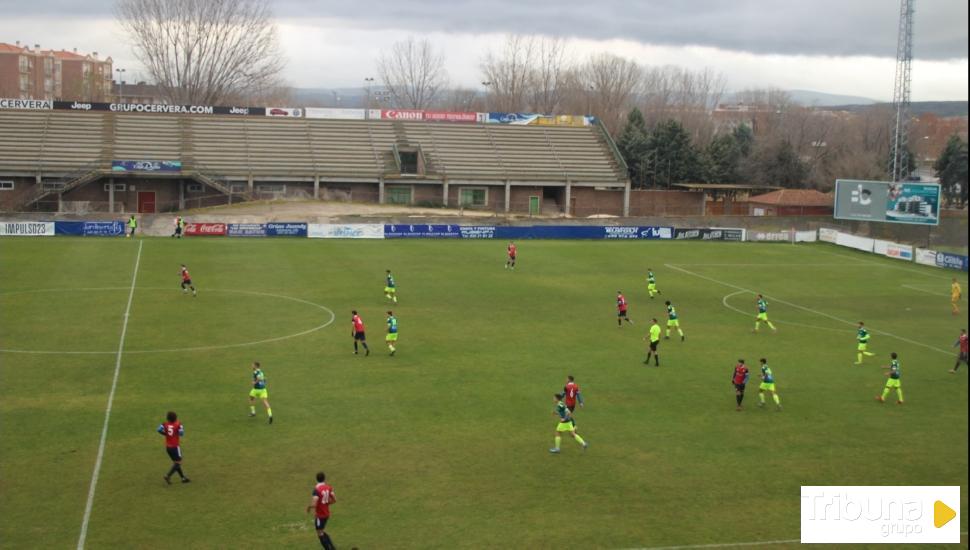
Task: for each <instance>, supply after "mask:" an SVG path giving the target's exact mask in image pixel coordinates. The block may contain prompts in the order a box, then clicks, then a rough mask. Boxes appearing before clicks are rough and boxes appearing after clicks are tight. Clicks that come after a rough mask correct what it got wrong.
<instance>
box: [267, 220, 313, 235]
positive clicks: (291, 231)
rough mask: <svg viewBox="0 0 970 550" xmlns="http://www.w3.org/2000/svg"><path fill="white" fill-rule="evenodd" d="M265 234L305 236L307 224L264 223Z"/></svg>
mask: <svg viewBox="0 0 970 550" xmlns="http://www.w3.org/2000/svg"><path fill="white" fill-rule="evenodd" d="M266 236H268V237H306V236H307V224H305V223H289V222H272V223H268V224H266Z"/></svg>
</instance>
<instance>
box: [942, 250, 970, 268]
mask: <svg viewBox="0 0 970 550" xmlns="http://www.w3.org/2000/svg"><path fill="white" fill-rule="evenodd" d="M967 264H968V261H967V257H966V256H961V255H959V254H950V253H949V252H939V251H937V253H936V265H937V266H938V267H946V268H948V269H959V270H961V271H967Z"/></svg>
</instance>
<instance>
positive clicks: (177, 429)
mask: <svg viewBox="0 0 970 550" xmlns="http://www.w3.org/2000/svg"><path fill="white" fill-rule="evenodd" d="M165 418H166V421H165V422H162V423H161V424H159V425H158V430H157V431H158V433H160V434H162V435H163V436H165V452H167V453H168V456H169V458H171V459H172V469H171V470H169V471H168V473H167V474H165V483H168V484H171V483H172V474H175V473H177V474H178V475H179V477H181V478H182V483H188V482H189V481H191V480H190V479H189V478H187V477H185V474H184V473H182V447H180V446H179V438H180V437H182V436H183V435H185V426H182V423H181V422H179V417H178V415H177V414H175V411H168V414H167V415H165Z"/></svg>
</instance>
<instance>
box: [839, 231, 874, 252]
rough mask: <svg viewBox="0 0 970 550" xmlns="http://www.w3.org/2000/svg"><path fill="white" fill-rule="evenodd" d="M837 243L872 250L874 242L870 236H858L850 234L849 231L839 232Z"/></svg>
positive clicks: (865, 250)
mask: <svg viewBox="0 0 970 550" xmlns="http://www.w3.org/2000/svg"><path fill="white" fill-rule="evenodd" d="M835 244H837V245H839V246H847V247H849V248H855V249H856V250H862V251H863V252H872V247H873V244H874V243H873V241H872V239H870V238H868V237H856V236H855V235H849V234H848V233H839V234H838V235H836V237H835Z"/></svg>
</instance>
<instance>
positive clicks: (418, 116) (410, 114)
mask: <svg viewBox="0 0 970 550" xmlns="http://www.w3.org/2000/svg"><path fill="white" fill-rule="evenodd" d="M424 113H425V111H416V110H412V109H383V110H381V118H386V119H390V120H424Z"/></svg>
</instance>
